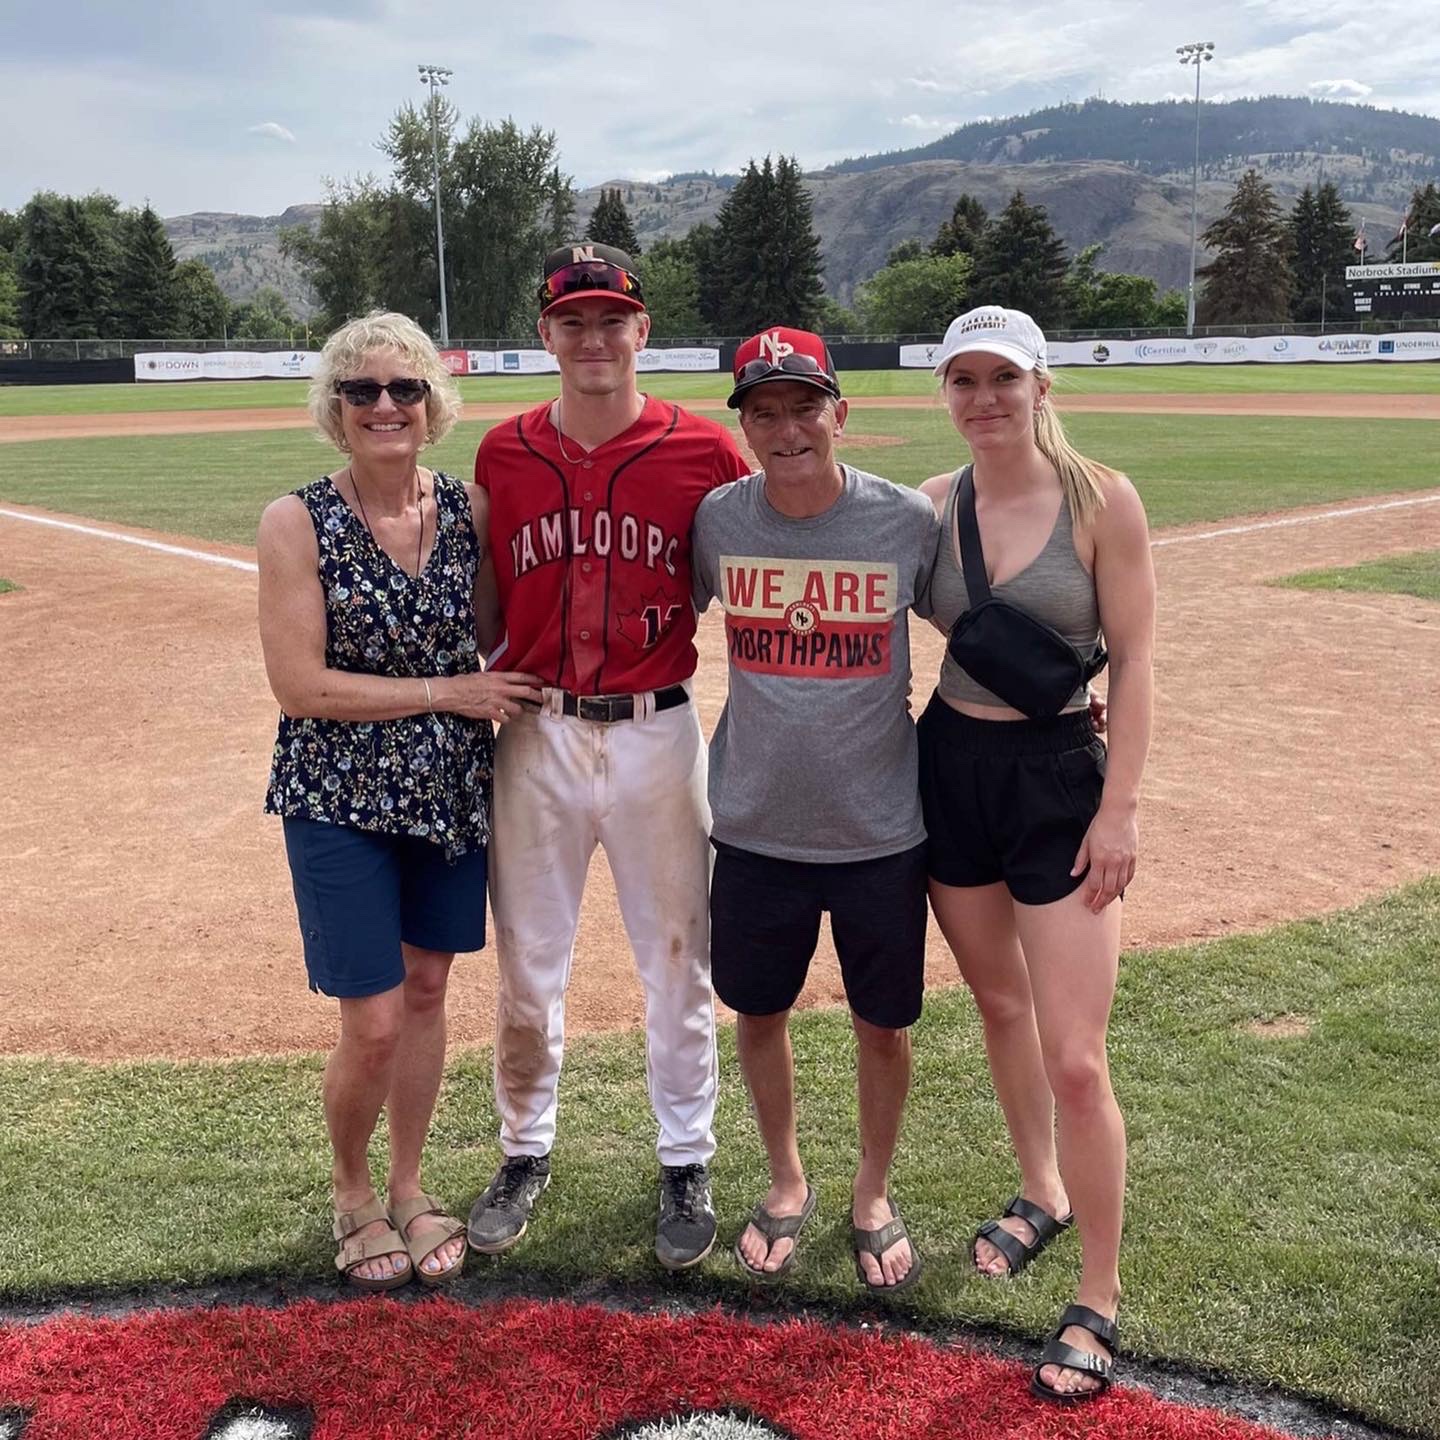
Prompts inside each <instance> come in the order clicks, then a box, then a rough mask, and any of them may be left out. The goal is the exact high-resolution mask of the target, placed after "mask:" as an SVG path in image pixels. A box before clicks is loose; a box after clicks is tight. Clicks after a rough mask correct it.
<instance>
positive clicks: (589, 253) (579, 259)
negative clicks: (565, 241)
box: [570, 245, 595, 265]
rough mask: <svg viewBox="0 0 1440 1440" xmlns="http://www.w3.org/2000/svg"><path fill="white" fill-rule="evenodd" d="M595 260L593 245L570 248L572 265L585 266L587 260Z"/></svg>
mask: <svg viewBox="0 0 1440 1440" xmlns="http://www.w3.org/2000/svg"><path fill="white" fill-rule="evenodd" d="M594 258H595V247H594V246H593V245H572V246H571V247H570V263H571V264H572V265H580V264H583V263H584V262H585V261H586V260H593V259H594Z"/></svg>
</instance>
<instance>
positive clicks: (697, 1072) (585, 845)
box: [490, 691, 717, 1165]
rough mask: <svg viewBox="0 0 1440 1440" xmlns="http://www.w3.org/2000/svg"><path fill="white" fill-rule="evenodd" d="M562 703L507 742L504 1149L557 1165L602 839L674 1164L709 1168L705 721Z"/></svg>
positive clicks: (496, 856)
mask: <svg viewBox="0 0 1440 1440" xmlns="http://www.w3.org/2000/svg"><path fill="white" fill-rule="evenodd" d="M559 698H560V696H559V692H558V691H553V692H547V704H546V706H545V708H544V709H543V710H542V711H541V713H540V714H538V715H536V714H527V715H525V716H523V717H521V718H519V719H516V720H512V721H509V722H507V723H506V724H505V725H503V726H501V727H500V731H499V734H498V735H497V737H496V742H495V812H494V836H493V839H492V842H491V849H490V885H491V889H490V897H491V905H492V907H493V909H494V912H495V939H496V952H497V956H498V960H499V967H500V987H499V991H500V993H499V1005H498V1014H497V1018H496V1037H495V1103H496V1106H497V1108H498V1109H499V1111H500V1122H501V1124H500V1139H501V1146H502V1148H503V1150H504V1151H505V1153H506V1154H507V1155H544V1154H546V1153H547V1152H548V1151H549V1150H550V1148H551V1146H552V1145H553V1144H554V1141H555V1114H556V1092H557V1087H558V1083H559V1078H560V1061H561V1056H562V1053H563V1050H564V1041H565V988H566V985H567V984H568V983H569V979H570V966H571V962H572V960H573V957H574V944H575V930H576V925H577V922H578V919H579V914H580V897H581V893H582V891H583V890H584V886H585V876H586V872H587V870H588V869H589V865H590V858H591V855H592V854H593V852H594V849H595V845H596V843H597V842H598V843H599V844H600V845H602V846H604V848H605V855H606V858H607V860H608V861H609V863H610V869H611V872H612V874H613V875H614V877H615V889H616V892H617V895H618V897H619V901H620V913H621V916H622V917H623V919H624V922H625V929H626V933H627V934H628V935H629V937H630V945H631V948H632V950H633V951H634V954H635V965H636V969H637V970H638V972H639V975H640V980H641V983H642V984H643V986H644V989H645V1031H646V1037H645V1038H646V1059H647V1066H646V1068H647V1073H648V1078H649V1088H650V1103H651V1105H652V1106H653V1107H654V1110H655V1118H656V1120H657V1121H658V1122H659V1127H660V1134H659V1139H658V1142H657V1145H656V1149H657V1151H658V1153H659V1157H660V1163H661V1164H662V1165H688V1164H692V1163H694V1162H697V1161H698V1162H708V1161H709V1159H710V1157H711V1155H712V1154H713V1153H714V1150H715V1137H714V1134H713V1133H712V1129H711V1126H712V1121H713V1118H714V1113H715V1092H716V1083H717V1073H716V1063H715V1009H714V1001H713V999H712V996H711V991H710V958H709V908H708V890H709V880H710V852H709V845H708V841H707V835H708V832H709V828H710V808H709V804H708V802H707V800H706V793H705V781H706V752H705V742H704V738H703V737H702V735H701V733H700V722H699V718H698V717H697V715H696V713H695V707H694V704H693V703H692V704H687V705H680V706H677V707H675V708H674V709H671V710H663V711H661V712H660V713H659V714H653V713H648V714H640V715H639V716H637V718H636V719H633V720H622V721H617V722H616V723H614V724H598V723H595V722H593V721H588V720H579V719H576V718H575V717H573V716H567V715H564V714H562V713H560V711H559ZM647 699H648V697H647ZM642 708H643V709H644V710H648V708H649V707H648V705H647V706H644V707H642ZM581 963H582V964H583V963H584V962H583V960H582V962H581Z"/></svg>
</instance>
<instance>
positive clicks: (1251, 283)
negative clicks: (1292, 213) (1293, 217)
mask: <svg viewBox="0 0 1440 1440" xmlns="http://www.w3.org/2000/svg"><path fill="white" fill-rule="evenodd" d="M1202 238H1203V239H1204V241H1205V244H1206V246H1207V247H1209V249H1210V250H1211V251H1212V252H1213V254H1214V257H1215V258H1214V259H1213V260H1211V262H1210V263H1209V264H1208V265H1206V266H1204V267H1203V268H1202V269H1200V270H1198V271H1197V272H1196V274H1197V275H1198V276H1200V277H1201V278H1203V279H1204V281H1205V291H1204V294H1203V295H1201V297H1200V301H1199V304H1198V305H1197V307H1196V318H1197V319H1198V320H1199V322H1200V323H1201V324H1202V325H1230V324H1235V325H1259V324H1264V323H1265V322H1267V321H1274V320H1286V319H1288V318H1289V316H1290V290H1291V275H1290V231H1289V229H1288V227H1287V226H1286V224H1285V217H1284V215H1283V214H1282V213H1281V210H1280V205H1279V202H1278V201H1277V200H1276V199H1275V192H1274V191H1273V190H1272V189H1271V188H1270V186H1269V185H1268V184H1267V183H1266V182H1265V181H1264V180H1263V179H1262V178H1261V176H1260V172H1259V171H1258V170H1247V171H1246V172H1245V173H1244V175H1242V176H1241V177H1240V179H1239V181H1238V182H1237V184H1236V186H1235V193H1234V194H1233V195H1232V196H1231V197H1230V202H1229V204H1227V205H1226V207H1225V213H1224V214H1223V215H1222V216H1221V217H1220V218H1219V219H1218V220H1216V221H1214V222H1213V223H1212V224H1211V225H1209V226H1208V227H1207V228H1206V230H1205V233H1204V236H1203V237H1202Z"/></svg>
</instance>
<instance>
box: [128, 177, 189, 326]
mask: <svg viewBox="0 0 1440 1440" xmlns="http://www.w3.org/2000/svg"><path fill="white" fill-rule="evenodd" d="M121 245H122V249H121V255H120V270H119V275H118V283H117V286H116V297H115V298H116V309H117V319H118V320H119V323H120V330H121V333H122V335H123V336H124V337H125V338H127V339H131V340H159V339H162V338H164V337H165V336H168V335H175V334H177V333H178V332H177V331H176V328H175V321H176V315H175V252H174V251H173V250H172V249H171V248H170V240H169V237H168V236H167V235H166V234H165V227H164V226H163V225H162V224H161V223H160V217H159V216H158V215H157V214H156V213H155V212H154V210H152V209H151V208H150V206H149V204H146V206H145V208H144V209H143V210H140V211H132V212H130V213H129V214H127V215H125V216H124V218H123V220H122V223H121Z"/></svg>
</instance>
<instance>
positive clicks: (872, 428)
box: [0, 404, 1440, 545]
mask: <svg viewBox="0 0 1440 1440" xmlns="http://www.w3.org/2000/svg"><path fill="white" fill-rule="evenodd" d="M732 423H733V422H732ZM487 428H488V426H487V425H486V424H485V423H483V422H478V421H471V422H467V423H465V424H462V425H458V426H456V428H455V429H454V430H453V431H452V432H451V433H450V435H449V436H447V437H446V439H445V440H444V442H443V443H442V444H440V445H438V446H436V447H435V448H434V449H433V450H431V451H427V452H426V456H425V458H426V462H427V463H429V464H433V465H435V466H436V467H437V468H439V469H442V470H448V471H450V472H451V473H452V474H455V475H459V476H462V477H467V478H468V477H469V476H470V475H471V473H472V472H473V465H474V456H475V447H476V445H477V444H478V443H479V441H480V437H481V435H482V434H484V432H485V430H486V429H487ZM1067 428H1068V431H1069V433H1070V435H1071V437H1072V439H1073V440H1074V442H1075V443H1076V444H1077V445H1078V446H1079V447H1080V449H1082V450H1083V451H1085V452H1087V453H1089V454H1092V455H1095V456H1096V457H1098V458H1101V459H1104V460H1105V461H1106V462H1108V463H1109V464H1111V465H1114V466H1116V467H1117V468H1119V469H1122V470H1124V471H1126V472H1127V473H1128V474H1129V475H1130V476H1131V477H1132V478H1133V479H1134V481H1135V483H1136V484H1137V486H1138V487H1139V489H1140V493H1141V495H1142V496H1143V497H1144V500H1145V503H1146V506H1147V508H1148V510H1149V514H1150V523H1151V524H1152V525H1153V526H1155V527H1157V528H1158V527H1161V526H1165V525H1176V524H1182V523H1186V522H1192V521H1202V520H1219V519H1223V518H1226V517H1229V516H1237V515H1249V514H1256V513H1259V512H1263V511H1267V510H1284V509H1288V508H1290V507H1293V506H1299V505H1318V504H1323V503H1327V502H1331V501H1338V500H1347V499H1353V498H1355V497H1358V496H1363V495H1374V494H1379V493H1385V492H1390V491H1404V490H1419V489H1427V488H1429V487H1431V486H1434V485H1436V484H1440V465H1437V463H1436V459H1435V457H1436V455H1437V454H1440V423H1437V422H1436V421H1433V420H1301V419H1280V418H1273V417H1264V418H1262V417H1250V416H1243V417H1242V416H1237V417H1223V418H1222V417H1214V416H1201V415H1075V416H1072V417H1071V419H1070V420H1069V422H1068V424H1067ZM846 434H847V435H849V436H858V437H862V438H863V437H867V436H881V437H889V438H891V439H892V440H894V441H898V442H899V443H898V444H890V445H879V446H872V447H864V446H858V445H857V446H852V447H850V448H845V447H842V448H841V450H840V455H841V456H842V458H844V459H846V460H849V461H850V462H852V463H853V464H855V465H858V466H860V467H861V468H862V469H867V470H873V471H876V472H877V473H879V474H881V475H885V476H887V477H889V478H890V479H892V480H895V481H898V482H899V483H901V484H905V485H917V484H919V483H920V481H922V480H924V479H925V478H926V477H927V476H929V475H935V474H939V473H940V472H942V471H946V470H950V469H953V468H954V467H955V466H956V465H958V464H960V463H961V461H962V459H963V457H964V446H963V445H962V444H961V442H960V441H959V439H958V438H957V437H956V435H955V432H954V430H953V429H952V428H951V425H950V421H949V418H948V416H947V415H946V414H945V412H944V410H943V409H942V408H941V407H940V406H939V405H938V404H937V405H936V406H935V407H933V408H927V409H920V410H863V411H860V410H857V411H855V412H853V413H852V415H851V418H850V422H849V424H848V425H847V426H846ZM336 464H337V457H336V455H335V452H334V451H333V450H332V449H329V448H328V447H327V446H324V445H321V444H320V443H318V442H317V441H316V440H315V439H314V438H313V437H312V436H311V435H310V434H309V433H308V432H306V431H299V430H262V431H254V432H250V433H242V434H223V433H221V434H213V435H162V436H133V437H129V436H127V437H123V438H115V439H88V440H55V441H35V442H33V443H30V444H26V445H0V500H4V501H11V502H15V503H20V504H28V505H40V506H44V507H46V508H47V509H50V510H55V511H60V512H63V513H66V514H71V515H82V516H88V517H90V518H92V519H97V520H110V521H115V522H117V523H121V524H127V525H139V526H143V527H146V528H148V529H152V530H160V531H167V532H170V533H173V534H180V535H191V536H195V537H197V538H199V539H205V540H219V541H228V542H231V543H235V544H242V545H243V544H251V543H252V542H253V541H254V538H255V526H256V523H257V522H258V520H259V518H260V512H261V510H262V509H263V508H264V507H265V505H266V503H267V502H268V501H269V500H271V499H273V498H274V497H275V496H276V495H279V494H283V493H284V492H285V491H286V490H289V489H293V488H294V487H295V486H297V485H301V484H303V483H304V482H305V481H306V480H307V479H309V478H312V477H314V476H316V475H319V474H321V473H323V472H325V471H327V470H331V469H333V468H335V467H336Z"/></svg>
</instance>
